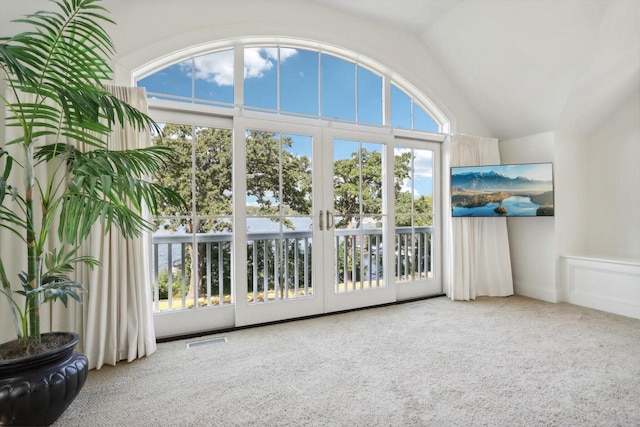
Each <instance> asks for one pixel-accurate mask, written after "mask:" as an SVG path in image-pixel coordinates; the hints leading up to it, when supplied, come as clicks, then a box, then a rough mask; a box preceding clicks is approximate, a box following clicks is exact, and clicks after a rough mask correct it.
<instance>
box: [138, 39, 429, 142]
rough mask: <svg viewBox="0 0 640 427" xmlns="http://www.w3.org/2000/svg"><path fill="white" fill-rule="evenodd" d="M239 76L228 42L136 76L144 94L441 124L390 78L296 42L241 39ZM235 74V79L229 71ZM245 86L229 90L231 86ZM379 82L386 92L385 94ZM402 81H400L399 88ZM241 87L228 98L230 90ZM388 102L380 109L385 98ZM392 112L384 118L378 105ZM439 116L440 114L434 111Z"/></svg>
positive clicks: (397, 123)
mask: <svg viewBox="0 0 640 427" xmlns="http://www.w3.org/2000/svg"><path fill="white" fill-rule="evenodd" d="M241 49H243V51H242V52H241V53H242V54H243V55H244V62H243V69H242V74H240V77H237V74H238V73H237V72H236V71H234V53H233V52H234V49H226V50H221V51H216V52H210V53H206V54H203V55H199V56H195V57H193V58H190V59H189V60H185V61H182V62H180V63H177V64H173V65H169V66H167V67H165V68H163V69H161V70H159V71H156V72H155V73H153V74H151V75H148V76H146V77H144V78H141V79H139V80H138V82H137V84H138V86H145V87H147V91H148V93H149V95H150V97H155V98H161V99H173V100H178V101H187V102H192V103H200V104H213V105H216V106H226V107H232V106H233V105H234V104H235V105H236V106H244V108H246V109H249V110H259V111H263V112H272V113H281V114H293V115H302V116H305V117H318V118H324V119H327V120H339V121H345V122H352V123H358V124H363V125H373V126H383V125H384V126H391V127H394V128H400V129H409V130H416V131H426V132H439V131H440V130H441V124H439V123H438V121H436V119H435V116H434V115H433V114H431V113H430V112H429V110H428V108H423V107H421V102H419V101H418V100H417V98H415V97H413V96H410V95H408V94H407V92H406V91H405V90H404V89H402V88H406V86H407V85H406V84H402V85H399V84H394V83H393V82H392V79H391V77H385V76H384V73H382V72H376V71H374V70H372V69H371V67H369V66H364V65H361V64H360V63H359V62H358V61H350V60H348V59H343V58H341V57H338V56H334V55H332V54H330V53H327V52H322V51H321V50H313V49H302V48H297V47H294V46H288V47H285V46H277V45H273V46H250V45H247V46H244V47H241ZM234 75H236V78H235V81H234V78H233V76H234ZM239 78H240V84H242V85H243V87H242V89H241V90H239V91H238V90H235V85H236V84H238V79H239ZM385 85H388V86H387V87H389V86H390V92H391V96H390V99H385V96H384V91H385V89H384V88H385ZM401 87H402V88H401ZM238 93H243V94H244V96H243V98H242V99H239V100H234V99H233V96H234V94H238ZM386 103H389V104H390V106H389V107H388V108H385V104H386ZM385 111H390V116H389V117H385V114H384V112H385ZM438 117H441V116H440V115H438Z"/></svg>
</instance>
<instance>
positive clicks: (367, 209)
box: [323, 130, 395, 312]
mask: <svg viewBox="0 0 640 427" xmlns="http://www.w3.org/2000/svg"><path fill="white" fill-rule="evenodd" d="M323 136H324V139H323V148H325V151H324V159H325V170H326V171H327V172H328V173H327V174H326V175H325V176H326V178H325V188H326V191H325V192H324V195H323V196H324V200H323V201H324V203H323V206H324V208H325V209H326V211H325V218H326V226H325V232H324V235H323V238H324V242H325V244H324V246H325V248H326V250H325V253H324V256H325V261H324V263H323V265H324V270H323V273H324V282H323V284H324V292H325V311H326V312H332V311H339V310H347V309H352V308H358V307H366V306H372V305H377V304H383V303H388V302H393V301H394V300H395V283H394V281H393V280H392V279H390V273H391V272H392V271H393V269H391V268H389V266H391V265H392V263H393V246H392V244H391V243H392V241H393V240H392V239H390V238H389V236H391V235H392V234H393V229H392V223H391V221H390V215H389V213H391V212H392V209H393V194H392V192H391V191H389V189H391V188H393V174H392V173H388V171H389V170H391V168H392V166H391V165H392V159H393V152H392V147H391V143H390V142H391V141H392V139H390V137H389V136H387V135H375V134H373V135H366V136H363V134H362V133H360V132H347V131H344V130H341V131H335V130H330V131H325V133H324V135H323Z"/></svg>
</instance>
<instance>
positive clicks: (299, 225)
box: [152, 217, 312, 270]
mask: <svg viewBox="0 0 640 427" xmlns="http://www.w3.org/2000/svg"><path fill="white" fill-rule="evenodd" d="M288 219H289V220H290V221H291V224H292V225H293V228H292V229H288V228H285V229H284V230H285V231H287V230H291V231H305V230H311V227H312V219H311V218H309V217H293V218H288ZM278 231H279V224H278V223H277V222H274V221H271V220H270V219H268V218H247V232H248V233H277V232H278ZM172 234H173V235H175V234H183V235H184V234H185V233H184V229H180V230H179V231H178V232H176V233H168V232H156V233H155V234H154V235H156V236H166V235H172ZM168 252H169V247H168V245H167V244H159V245H158V266H159V268H160V270H163V269H165V268H167V265H168V259H167V258H168V256H167V255H168ZM181 257H182V245H181V244H179V243H174V244H172V245H171V260H172V262H176V261H177V260H180V259H181ZM152 262H153V261H152Z"/></svg>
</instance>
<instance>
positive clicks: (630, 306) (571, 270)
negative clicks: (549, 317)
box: [561, 256, 640, 319]
mask: <svg viewBox="0 0 640 427" xmlns="http://www.w3.org/2000/svg"><path fill="white" fill-rule="evenodd" d="M561 264H562V286H563V289H564V293H565V295H566V300H567V302H569V303H571V304H577V305H582V306H585V307H590V308H595V309H597V310H602V311H607V312H610V313H615V314H620V315H622V316H628V317H633V318H635V319H640V261H638V262H636V261H632V260H619V259H614V258H594V257H576V256H564V257H561Z"/></svg>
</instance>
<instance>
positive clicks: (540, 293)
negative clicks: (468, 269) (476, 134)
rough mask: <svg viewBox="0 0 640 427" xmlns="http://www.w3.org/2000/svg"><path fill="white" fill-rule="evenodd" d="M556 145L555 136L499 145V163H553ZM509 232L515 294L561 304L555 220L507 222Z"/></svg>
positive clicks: (545, 134)
mask: <svg viewBox="0 0 640 427" xmlns="http://www.w3.org/2000/svg"><path fill="white" fill-rule="evenodd" d="M554 143H555V134H554V133H553V132H545V133H540V134H536V135H531V136H527V137H523V138H517V139H510V140H506V141H500V160H501V162H502V163H503V164H504V163H542V162H553V161H554ZM507 230H508V233H509V250H510V254H511V270H512V273H513V286H514V291H515V293H516V294H518V295H524V296H528V297H532V298H538V299H542V300H545V301H551V302H556V301H558V292H557V286H556V257H557V251H556V238H555V230H556V227H555V217H539V218H508V219H507Z"/></svg>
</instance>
